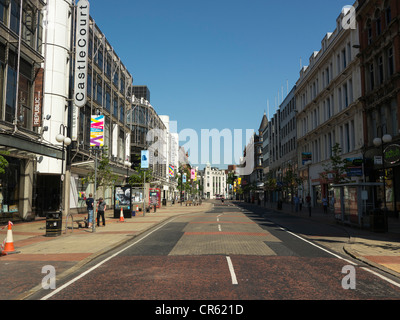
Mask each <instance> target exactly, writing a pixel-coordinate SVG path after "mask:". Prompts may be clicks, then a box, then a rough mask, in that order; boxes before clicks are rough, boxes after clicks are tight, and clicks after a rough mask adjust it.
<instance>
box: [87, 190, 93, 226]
mask: <svg viewBox="0 0 400 320" xmlns="http://www.w3.org/2000/svg"><path fill="white" fill-rule="evenodd" d="M86 207H87V210H88V222H89V225H88V227H89V228H91V227H92V223H93V211H94V199H93V195H92V194H91V193H89V198H87V199H86Z"/></svg>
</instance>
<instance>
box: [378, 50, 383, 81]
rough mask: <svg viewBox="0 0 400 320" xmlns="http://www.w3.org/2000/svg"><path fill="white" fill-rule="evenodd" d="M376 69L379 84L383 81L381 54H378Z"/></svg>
mask: <svg viewBox="0 0 400 320" xmlns="http://www.w3.org/2000/svg"><path fill="white" fill-rule="evenodd" d="M378 70H379V74H378V77H379V84H382V83H383V57H382V56H380V57H379V58H378Z"/></svg>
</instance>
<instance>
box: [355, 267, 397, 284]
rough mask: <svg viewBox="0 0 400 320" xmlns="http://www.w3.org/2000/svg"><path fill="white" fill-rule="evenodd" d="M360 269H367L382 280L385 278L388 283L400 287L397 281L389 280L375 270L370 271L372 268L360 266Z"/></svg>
mask: <svg viewBox="0 0 400 320" xmlns="http://www.w3.org/2000/svg"><path fill="white" fill-rule="evenodd" d="M361 269H363V270H365V271H368V272H370V273H372V274H374V275H376V276H377V277H379V278H381V279H382V280H385V281H387V282H389V283H390V284H392V285H394V286H396V287H399V288H400V284H399V283H397V282H394V281H393V280H390V279H389V278H386V277H385V276H382V275H380V274H379V273H377V272H375V271H372V270H370V269H368V268H365V267H361Z"/></svg>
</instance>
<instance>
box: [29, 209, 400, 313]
mask: <svg viewBox="0 0 400 320" xmlns="http://www.w3.org/2000/svg"><path fill="white" fill-rule="evenodd" d="M321 228H322V226H318V228H316V226H315V225H312V223H311V222H309V221H306V220H304V219H300V218H296V217H293V216H290V215H285V214H283V213H279V214H277V213H274V212H273V211H265V209H263V210H262V209H257V208H254V207H250V206H246V205H243V204H242V205H241V206H238V205H234V204H232V203H230V202H225V203H216V205H215V206H214V208H213V210H211V211H209V212H204V213H196V214H191V215H184V216H178V217H175V218H173V219H171V220H169V221H168V222H166V223H164V224H162V225H159V226H157V227H156V228H154V229H152V230H149V232H147V233H145V234H142V235H141V236H140V237H138V238H135V239H134V240H133V241H132V242H131V243H129V244H127V245H125V246H124V247H120V248H118V249H116V250H115V251H113V252H111V253H110V254H109V255H107V256H103V257H101V259H98V260H96V261H93V263H92V264H90V265H88V266H87V267H86V268H85V270H80V272H79V273H77V274H74V275H71V276H70V277H69V278H67V279H65V280H64V283H63V284H60V283H58V284H57V289H56V290H43V291H40V292H38V293H37V294H35V295H34V296H32V297H31V299H34V300H35V299H36V300H37V299H45V300H71V299H73V300H76V299H79V300H82V299H83V300H86V299H87V300H125V299H127V300H154V301H160V300H186V301H187V300H218V301H220V300H222V301H231V300H241V301H246V300H359V299H362V300H365V299H373V300H380V299H382V300H391V299H395V300H398V299H399V298H400V286H399V285H396V283H391V282H389V281H386V280H385V279H382V278H380V277H378V276H377V275H376V274H374V273H372V272H370V271H371V270H369V269H368V267H367V266H364V265H362V264H360V263H359V262H358V261H354V260H352V259H351V258H349V257H347V256H344V255H343V256H342V255H341V254H339V253H335V252H333V251H332V250H330V249H326V248H324V247H323V246H322V245H321V244H320V243H318V244H316V243H314V242H312V241H309V240H307V239H305V238H304V237H303V236H300V234H305V233H307V234H313V233H315V234H317V233H325V234H332V235H336V236H337V235H339V234H340V235H342V236H343V231H342V230H340V229H339V228H335V227H334V226H324V227H323V228H325V229H324V230H321ZM344 236H345V235H344ZM164 311H165V310H164ZM196 311H197V312H198V311H199V310H196ZM160 312H162V310H160Z"/></svg>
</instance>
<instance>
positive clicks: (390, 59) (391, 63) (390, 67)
mask: <svg viewBox="0 0 400 320" xmlns="http://www.w3.org/2000/svg"><path fill="white" fill-rule="evenodd" d="M388 72H389V76H392V75H393V74H394V59H393V48H389V50H388Z"/></svg>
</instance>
